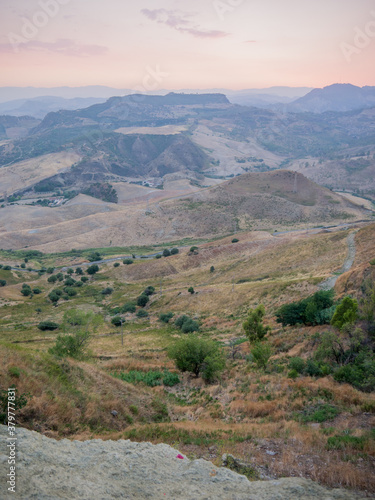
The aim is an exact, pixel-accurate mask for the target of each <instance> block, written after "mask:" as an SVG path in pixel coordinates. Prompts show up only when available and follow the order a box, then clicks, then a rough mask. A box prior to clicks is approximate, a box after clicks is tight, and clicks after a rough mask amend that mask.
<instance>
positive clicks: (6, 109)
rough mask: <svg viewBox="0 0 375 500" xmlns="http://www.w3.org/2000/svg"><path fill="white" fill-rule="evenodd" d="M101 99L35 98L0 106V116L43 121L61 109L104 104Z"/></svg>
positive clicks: (103, 99) (103, 100)
mask: <svg viewBox="0 0 375 500" xmlns="http://www.w3.org/2000/svg"><path fill="white" fill-rule="evenodd" d="M105 101H106V99H105V98H103V97H85V98H83V97H76V98H75V99H64V98H62V97H52V96H44V97H35V98H33V99H18V100H15V101H9V102H6V103H1V104H0V115H11V116H33V117H34V118H40V119H43V118H44V117H45V116H46V115H47V114H48V113H51V112H52V111H60V110H62V109H68V110H76V109H82V108H88V107H89V106H92V105H93V104H99V103H102V102H105Z"/></svg>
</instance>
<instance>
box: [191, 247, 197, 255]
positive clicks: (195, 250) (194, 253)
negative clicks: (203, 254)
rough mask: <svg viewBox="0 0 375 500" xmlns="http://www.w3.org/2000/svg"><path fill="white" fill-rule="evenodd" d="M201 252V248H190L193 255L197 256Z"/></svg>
mask: <svg viewBox="0 0 375 500" xmlns="http://www.w3.org/2000/svg"><path fill="white" fill-rule="evenodd" d="M198 252H199V248H198V247H191V248H190V253H191V254H193V255H197V254H198Z"/></svg>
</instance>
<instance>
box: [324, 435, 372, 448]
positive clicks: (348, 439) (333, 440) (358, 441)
mask: <svg viewBox="0 0 375 500" xmlns="http://www.w3.org/2000/svg"><path fill="white" fill-rule="evenodd" d="M366 441H367V440H366V437H365V436H361V437H356V436H350V435H344V436H332V437H329V438H328V439H327V449H328V450H345V449H347V448H351V449H355V450H363V449H364V447H365V444H366Z"/></svg>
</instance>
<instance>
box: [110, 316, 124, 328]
mask: <svg viewBox="0 0 375 500" xmlns="http://www.w3.org/2000/svg"><path fill="white" fill-rule="evenodd" d="M111 323H112V325H114V326H122V325H123V323H125V319H124V318H122V317H121V316H115V317H114V318H112V319H111Z"/></svg>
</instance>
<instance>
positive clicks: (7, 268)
mask: <svg viewBox="0 0 375 500" xmlns="http://www.w3.org/2000/svg"><path fill="white" fill-rule="evenodd" d="M3 270H4V271H11V270H12V268H11V267H10V266H4V267H3Z"/></svg>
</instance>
